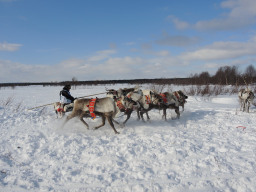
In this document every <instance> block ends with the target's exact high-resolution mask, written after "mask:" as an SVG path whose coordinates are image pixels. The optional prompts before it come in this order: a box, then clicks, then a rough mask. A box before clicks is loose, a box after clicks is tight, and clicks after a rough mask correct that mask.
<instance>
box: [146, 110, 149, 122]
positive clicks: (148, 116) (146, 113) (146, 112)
mask: <svg viewBox="0 0 256 192" xmlns="http://www.w3.org/2000/svg"><path fill="white" fill-rule="evenodd" d="M146 115H147V121H149V120H150V118H149V115H148V111H147V112H146Z"/></svg>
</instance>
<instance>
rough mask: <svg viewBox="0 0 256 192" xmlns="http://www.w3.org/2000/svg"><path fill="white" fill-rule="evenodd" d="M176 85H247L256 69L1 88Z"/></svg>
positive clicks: (254, 79) (229, 68)
mask: <svg viewBox="0 0 256 192" xmlns="http://www.w3.org/2000/svg"><path fill="white" fill-rule="evenodd" d="M148 83H152V84H159V85H165V84H176V85H209V84H212V85H237V86H238V85H245V84H246V85H247V84H255V83H256V69H255V67H254V66H253V65H249V66H248V67H247V68H246V69H245V71H244V72H242V73H241V72H239V71H238V67H237V66H224V67H220V68H219V69H218V70H217V71H216V73H215V74H214V75H212V76H211V75H210V74H209V72H207V71H205V72H201V73H200V74H197V73H196V74H191V75H190V76H189V77H187V78H158V79H130V80H95V81H78V80H77V79H76V77H73V78H72V80H71V81H62V82H38V83H29V82H28V83H0V87H15V86H29V85H43V86H63V85H65V84H71V85H73V86H77V85H109V84H148Z"/></svg>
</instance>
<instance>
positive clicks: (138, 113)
mask: <svg viewBox="0 0 256 192" xmlns="http://www.w3.org/2000/svg"><path fill="white" fill-rule="evenodd" d="M137 117H138V119H137V120H138V121H139V120H140V109H139V108H138V109H137Z"/></svg>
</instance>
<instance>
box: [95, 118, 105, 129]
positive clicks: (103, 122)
mask: <svg viewBox="0 0 256 192" xmlns="http://www.w3.org/2000/svg"><path fill="white" fill-rule="evenodd" d="M101 120H102V124H101V125H99V126H97V127H95V128H94V129H99V128H100V127H102V126H104V125H105V121H106V117H105V116H104V115H103V116H102V117H101Z"/></svg>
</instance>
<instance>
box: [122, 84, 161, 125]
mask: <svg viewBox="0 0 256 192" xmlns="http://www.w3.org/2000/svg"><path fill="white" fill-rule="evenodd" d="M126 99H127V100H129V101H130V102H133V103H134V107H135V108H136V109H137V116H138V120H140V119H142V120H143V121H144V122H145V120H144V117H143V114H144V113H146V115H147V120H149V119H150V118H149V116H148V111H150V110H151V109H153V108H156V107H157V106H160V103H161V102H162V97H161V96H160V95H159V94H157V93H156V92H154V91H151V90H141V89H135V90H134V91H132V92H129V93H128V94H127V95H126Z"/></svg>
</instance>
